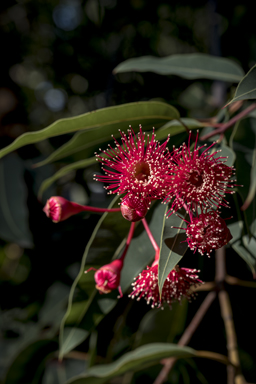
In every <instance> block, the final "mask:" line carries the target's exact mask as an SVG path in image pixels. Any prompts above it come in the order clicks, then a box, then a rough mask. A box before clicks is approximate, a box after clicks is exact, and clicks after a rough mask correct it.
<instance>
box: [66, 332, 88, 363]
mask: <svg viewBox="0 0 256 384" xmlns="http://www.w3.org/2000/svg"><path fill="white" fill-rule="evenodd" d="M88 335H89V332H88V331H86V330H84V329H80V328H76V327H72V329H71V328H70V327H66V328H65V329H64V331H63V340H65V343H63V344H62V351H61V352H62V354H63V356H64V355H66V354H67V353H69V352H70V351H72V350H73V349H75V348H76V347H77V346H78V345H79V344H81V343H82V342H83V341H84V340H85V339H86V338H87V336H88Z"/></svg>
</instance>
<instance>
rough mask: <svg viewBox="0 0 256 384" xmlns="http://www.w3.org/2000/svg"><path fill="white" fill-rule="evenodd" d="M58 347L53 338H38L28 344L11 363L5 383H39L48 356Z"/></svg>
mask: <svg viewBox="0 0 256 384" xmlns="http://www.w3.org/2000/svg"><path fill="white" fill-rule="evenodd" d="M57 349H58V344H57V343H56V342H55V341H52V340H38V341H35V342H33V343H31V344H29V345H28V346H26V347H25V348H24V349H23V350H22V351H20V352H19V353H18V355H17V356H16V357H15V358H14V360H13V362H12V364H11V365H10V367H9V369H8V371H7V374H6V377H5V380H4V383H5V384H21V383H31V384H37V383H38V384H39V383H40V382H41V381H40V379H41V373H42V365H43V366H45V365H46V360H47V356H48V355H49V354H50V353H51V352H54V351H56V350H57Z"/></svg>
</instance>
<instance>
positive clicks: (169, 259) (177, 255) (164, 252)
mask: <svg viewBox="0 0 256 384" xmlns="http://www.w3.org/2000/svg"><path fill="white" fill-rule="evenodd" d="M167 211H168V207H166V212H167ZM181 217H183V218H184V219H185V218H186V215H184V214H183V215H181ZM172 226H174V227H180V228H183V227H184V220H183V219H181V218H179V217H177V216H176V215H171V216H170V218H169V219H167V218H166V216H164V219H163V225H162V229H163V232H162V241H161V249H160V259H159V265H158V286H159V292H160V293H161V292H162V289H163V285H164V282H165V280H166V278H167V276H168V275H169V273H170V272H171V271H172V270H173V268H174V267H175V265H177V264H178V262H179V261H180V260H181V259H182V257H183V256H184V254H185V252H186V250H187V249H188V244H187V242H186V234H185V232H184V231H182V229H177V228H171V227H172Z"/></svg>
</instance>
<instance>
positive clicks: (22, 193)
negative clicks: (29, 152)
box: [0, 153, 33, 248]
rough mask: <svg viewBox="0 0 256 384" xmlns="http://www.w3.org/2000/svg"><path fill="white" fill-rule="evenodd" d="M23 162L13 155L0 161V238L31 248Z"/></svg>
mask: <svg viewBox="0 0 256 384" xmlns="http://www.w3.org/2000/svg"><path fill="white" fill-rule="evenodd" d="M24 173H25V165H24V162H23V161H22V160H21V159H20V158H19V157H18V156H17V154H15V153H13V154H12V155H10V156H8V157H6V158H5V159H2V160H1V161H0V236H1V238H2V239H5V240H7V241H10V242H14V243H17V244H20V245H21V246H22V247H26V248H32V247H33V240H32V235H31V232H30V229H29V222H28V220H29V212H28V208H27V194H28V192H27V186H26V183H25V181H24Z"/></svg>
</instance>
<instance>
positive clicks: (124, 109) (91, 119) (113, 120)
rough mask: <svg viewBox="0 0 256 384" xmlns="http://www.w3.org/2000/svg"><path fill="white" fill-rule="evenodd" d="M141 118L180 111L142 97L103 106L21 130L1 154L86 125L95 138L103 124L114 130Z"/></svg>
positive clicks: (158, 118)
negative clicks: (41, 125) (33, 128)
mask: <svg viewBox="0 0 256 384" xmlns="http://www.w3.org/2000/svg"><path fill="white" fill-rule="evenodd" d="M143 118H144V121H147V120H150V122H151V121H154V124H159V123H163V122H166V121H169V120H171V119H177V118H179V112H178V111H177V110H176V109H175V108H174V107H172V106H171V105H168V104H166V103H162V102H159V101H141V102H136V103H128V104H123V105H119V106H115V107H108V108H102V109H99V110H97V111H92V112H88V113H85V114H83V115H80V116H76V117H69V118H66V119H61V120H57V121H56V122H55V123H53V124H51V125H49V126H48V127H46V128H44V129H42V130H40V131H37V132H29V133H24V134H23V135H21V136H20V137H18V138H17V139H16V140H14V142H13V143H11V144H10V145H8V146H7V147H6V148H3V149H2V150H1V151H0V158H1V157H3V156H5V155H6V154H7V153H9V152H12V151H14V150H15V149H17V148H20V147H23V146H24V145H27V144H33V143H37V142H38V141H42V140H45V139H47V138H49V137H54V136H59V135H64V134H66V133H70V132H76V131H81V130H84V129H87V130H94V135H95V138H97V137H99V136H101V135H102V133H103V132H104V127H108V129H109V127H110V126H111V127H112V129H111V133H113V132H115V131H116V130H117V128H120V127H121V128H127V124H128V125H129V124H133V123H138V122H139V123H140V120H141V119H143ZM108 135H109V133H108Z"/></svg>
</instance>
